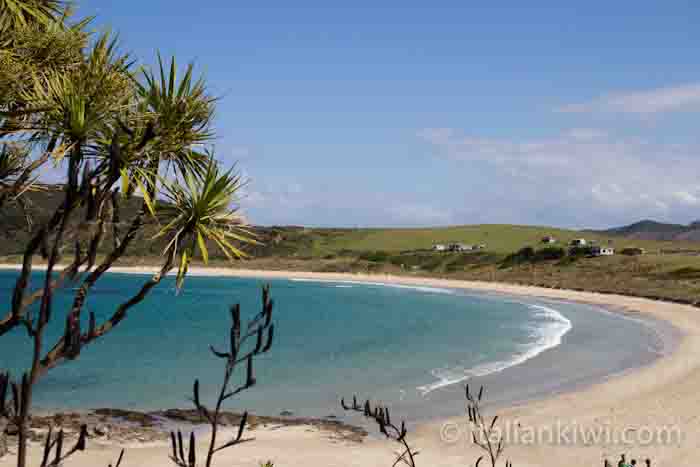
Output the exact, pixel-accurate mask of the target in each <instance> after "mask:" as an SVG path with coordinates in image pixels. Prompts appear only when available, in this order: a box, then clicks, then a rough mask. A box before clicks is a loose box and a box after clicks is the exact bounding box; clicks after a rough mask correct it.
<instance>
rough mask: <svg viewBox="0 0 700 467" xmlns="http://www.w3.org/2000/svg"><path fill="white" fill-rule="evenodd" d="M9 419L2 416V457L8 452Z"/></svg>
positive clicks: (0, 445) (0, 427)
mask: <svg viewBox="0 0 700 467" xmlns="http://www.w3.org/2000/svg"><path fill="white" fill-rule="evenodd" d="M6 431H7V419H6V418H0V458H2V457H3V456H4V455H5V454H7V433H6Z"/></svg>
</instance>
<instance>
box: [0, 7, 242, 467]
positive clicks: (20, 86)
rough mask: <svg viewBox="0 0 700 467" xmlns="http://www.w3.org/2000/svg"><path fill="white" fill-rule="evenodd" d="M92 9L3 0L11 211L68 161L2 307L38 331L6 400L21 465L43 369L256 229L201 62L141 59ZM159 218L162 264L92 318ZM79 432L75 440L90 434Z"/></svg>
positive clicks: (3, 204) (233, 250)
mask: <svg viewBox="0 0 700 467" xmlns="http://www.w3.org/2000/svg"><path fill="white" fill-rule="evenodd" d="M89 21H90V19H89V18H88V19H85V20H78V21H74V20H73V19H72V16H71V14H70V12H69V11H68V10H67V6H66V4H65V3H64V2H61V1H51V0H29V1H17V0H0V65H2V66H0V143H2V144H0V210H2V214H3V217H4V216H6V215H7V214H8V213H11V212H12V210H13V209H15V208H16V207H17V206H19V208H20V209H22V210H25V211H27V210H28V209H27V208H28V207H31V206H29V203H28V202H27V200H28V199H30V198H29V194H30V193H31V192H32V190H36V189H38V188H43V186H41V185H39V184H38V183H37V182H38V180H39V177H40V175H41V172H42V170H44V169H45V168H46V167H48V166H50V165H53V166H55V167H56V168H58V169H62V170H63V171H64V179H63V183H62V184H61V186H60V188H59V189H58V190H48V189H47V191H51V194H52V196H54V195H55V196H56V197H57V202H56V203H55V204H54V205H53V207H52V209H51V210H49V211H48V212H47V213H46V215H45V216H43V217H41V218H36V222H35V223H34V224H36V225H34V224H33V223H31V222H29V221H30V220H31V217H30V216H29V215H26V216H24V217H25V221H26V223H27V225H28V229H27V231H28V233H27V236H26V238H25V240H24V245H23V248H22V269H21V272H20V273H19V275H18V279H17V282H16V285H15V287H14V290H13V293H12V300H11V303H10V304H9V306H8V310H7V311H6V312H5V313H4V314H3V315H0V336H3V335H5V334H7V333H9V332H10V331H12V330H13V329H14V328H17V327H20V328H23V329H24V330H26V334H27V337H28V339H29V340H30V341H31V344H32V347H31V348H32V351H31V352H32V359H31V361H32V363H31V366H30V367H29V368H27V371H26V372H25V373H24V374H23V375H22V376H21V378H20V381H21V384H20V383H18V382H16V381H9V378H8V382H7V385H9V387H12V388H20V389H21V391H19V392H18V393H17V396H16V397H14V400H15V404H16V410H14V411H13V412H12V414H9V413H8V412H2V413H0V418H5V419H6V418H7V417H8V416H12V418H13V422H14V424H15V425H16V427H17V430H18V455H17V459H18V460H17V462H18V464H17V465H18V467H25V465H26V457H27V440H28V425H27V424H28V420H29V417H30V413H31V402H32V394H33V388H34V386H35V384H36V383H37V382H38V381H39V380H40V379H41V378H42V377H44V376H45V375H46V373H47V372H49V371H50V370H52V369H53V368H55V367H56V366H58V365H60V364H62V363H65V362H67V361H71V360H75V359H76V358H78V357H79V355H80V354H81V352H82V351H83V350H84V348H85V347H87V346H89V345H91V344H93V343H94V342H96V341H98V340H99V339H101V338H102V337H103V336H105V335H106V334H108V333H109V332H111V331H112V330H113V329H114V328H115V327H117V326H118V325H119V324H120V323H121V322H122V321H123V320H124V319H125V318H126V317H127V315H128V313H129V311H130V310H131V309H133V307H134V306H136V305H137V304H138V303H140V302H141V301H143V300H144V299H145V298H146V296H147V295H148V294H149V292H150V291H151V290H152V289H153V287H155V286H157V285H158V284H159V283H160V282H161V280H162V279H163V277H164V276H165V275H166V274H167V273H168V272H169V271H170V270H172V269H173V268H174V267H176V264H178V265H179V266H177V267H178V280H177V284H178V288H179V287H181V286H182V284H183V280H184V277H185V274H186V273H187V266H188V264H189V262H190V261H191V259H192V257H193V256H195V255H196V254H197V253H201V255H202V256H203V258H204V260H205V261H206V260H207V259H208V256H209V248H210V246H211V245H215V246H216V247H218V248H219V249H221V250H222V251H223V253H224V254H226V256H228V257H229V258H231V259H234V258H239V257H241V256H242V253H241V250H240V244H241V243H245V242H249V241H251V239H250V237H249V236H248V235H246V230H245V228H244V220H243V218H242V217H241V216H240V215H239V214H238V211H237V208H233V207H231V206H232V204H233V203H234V202H235V201H236V195H237V193H238V192H239V190H240V189H241V180H240V177H239V176H237V175H236V174H234V173H233V172H232V170H223V169H221V168H220V167H219V166H218V163H217V162H216V160H215V159H214V155H213V153H212V152H211V151H209V150H208V149H207V147H206V146H205V145H206V144H207V143H209V142H210V141H211V140H212V138H213V136H214V130H213V126H212V116H213V113H214V104H215V99H214V98H213V97H212V96H210V95H209V94H208V92H207V89H206V85H205V80H204V78H203V77H197V76H195V74H194V67H193V66H192V65H188V66H187V67H186V68H185V71H184V73H182V74H180V73H179V70H178V67H177V66H176V62H175V59H174V58H173V59H171V60H170V66H169V67H165V66H164V64H163V61H162V60H161V58H160V57H158V62H159V67H158V71H157V72H153V71H151V70H150V69H148V68H137V67H136V66H135V61H134V59H133V58H132V57H131V56H130V55H129V54H126V53H123V52H121V51H120V47H119V42H118V40H117V38H116V36H115V35H113V34H111V33H109V32H105V33H102V34H99V35H96V36H95V35H93V34H92V33H90V32H88V30H87V25H88V23H89ZM137 191H138V192H139V194H140V196H141V199H140V200H139V201H138V202H137V203H136V204H137V205H138V208H136V209H133V210H132V211H131V212H129V213H128V215H126V216H125V215H123V214H125V213H122V212H121V209H120V208H121V207H122V206H123V205H126V204H128V203H129V202H130V201H131V200H133V198H134V195H135V193H136V192H137ZM162 199H165V200H166V202H161V201H160V200H162ZM9 217H11V215H10V216H9ZM149 222H151V223H154V222H159V223H161V228H160V229H159V231H158V232H157V234H158V236H159V237H160V238H162V240H163V241H164V242H165V243H166V245H167V246H166V248H165V251H164V252H163V255H162V256H161V258H160V266H159V270H158V272H157V273H156V274H155V275H153V277H151V278H150V279H149V280H147V281H145V282H144V283H143V284H142V285H141V287H140V288H139V289H137V290H136V291H135V292H133V295H131V296H130V297H129V298H127V299H126V300H125V301H124V302H122V303H121V304H119V305H118V306H117V307H116V308H115V309H114V310H113V313H112V314H111V315H110V316H109V317H108V318H107V319H106V320H104V321H103V322H97V320H96V318H95V315H94V314H92V313H89V316H88V317H87V318H88V319H87V320H85V319H83V315H84V314H85V313H86V312H84V310H83V309H84V305H85V301H86V299H87V297H88V296H89V294H90V293H91V291H92V290H93V288H94V286H95V284H96V283H97V282H98V281H99V280H100V279H101V278H102V277H103V275H104V274H105V273H106V272H107V271H109V269H110V268H111V267H112V266H113V265H114V264H115V262H116V261H118V260H119V259H120V258H122V257H124V256H125V255H128V253H129V250H130V246H131V245H132V244H133V243H134V241H135V239H136V238H137V237H139V235H143V233H144V232H145V231H146V229H147V225H148V223H149ZM163 225H164V227H163ZM108 231H109V235H110V237H111V240H112V241H111V244H109V245H107V244H105V242H104V240H105V238H106V236H107V235H106V234H107V232H108ZM207 242H209V246H208V244H207ZM98 251H99V252H102V255H103V256H102V257H100V258H98ZM37 257H41V258H42V259H43V260H44V261H46V263H47V267H46V272H45V274H44V277H43V280H42V281H40V282H41V284H38V285H39V287H37V288H35V289H31V288H30V283H29V279H30V276H31V275H32V270H33V265H34V262H35V261H36V260H37ZM66 261H67V263H68V264H66V265H65V268H63V270H62V271H61V272H56V270H57V269H58V265H59V262H66ZM69 283H72V284H73V286H72V287H73V289H74V291H75V292H74V296H73V300H72V303H71V305H70V306H69V307H68V308H67V309H66V310H62V311H63V312H62V313H61V311H60V310H57V309H54V308H56V306H55V303H54V292H55V291H56V289H58V288H59V287H64V286H65V285H67V284H69ZM35 304H36V306H34V305H35ZM56 319H58V320H61V321H62V322H64V323H65V328H64V332H63V333H62V335H61V336H60V337H59V338H58V339H56V340H55V341H54V342H53V343H52V342H46V339H47V336H46V335H45V334H46V333H45V331H46V328H47V325H48V323H49V322H51V321H52V320H56ZM85 322H87V328H83V326H84V325H83V323H85ZM47 349H48V350H47ZM81 440H82V441H81ZM81 440H79V443H78V448H76V449H75V450H72V451H68V452H69V453H70V454H72V453H73V452H76V451H79V450H81V449H80V448H81V447H84V441H85V440H84V438H81ZM46 445H47V448H46V449H47V453H48V450H50V449H49V447H50V448H51V449H53V448H55V452H56V453H57V454H56V455H55V457H54V459H55V461H53V462H54V464H57V463H59V462H60V461H61V457H62V456H63V455H65V454H67V453H63V452H61V447H62V435H61V434H59V435H58V436H57V437H56V438H54V439H53V440H52V438H51V436H49V437H48V438H47V444H46ZM47 456H48V454H47ZM47 459H48V457H47ZM46 462H49V461H46ZM46 465H53V464H50V463H49V464H46Z"/></svg>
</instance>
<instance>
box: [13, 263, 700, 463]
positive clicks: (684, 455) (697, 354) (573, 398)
mask: <svg viewBox="0 0 700 467" xmlns="http://www.w3.org/2000/svg"><path fill="white" fill-rule="evenodd" d="M11 267H14V266H11ZM112 270H113V271H114V272H142V273H144V272H145V273H147V272H151V270H150V269H149V268H113V269H112ZM191 272H192V273H193V274H202V275H217V276H224V275H229V276H246V277H261V278H265V277H267V278H274V277H278V278H288V277H295V278H307V279H324V280H358V281H374V282H376V281H378V280H381V281H384V282H395V283H403V284H410V285H423V286H433V287H453V288H466V289H472V290H482V291H490V292H502V293H507V294H515V295H531V296H537V297H547V298H555V299H564V300H574V301H585V302H589V303H594V304H600V305H608V306H612V307H616V308H624V309H627V310H634V311H638V312H640V313H643V314H646V315H649V316H653V317H655V318H658V319H663V320H667V321H669V322H670V323H671V324H673V325H674V326H676V327H677V328H678V329H679V330H681V331H682V333H683V337H682V339H681V342H680V344H679V346H678V348H677V350H676V351H675V352H674V353H673V354H672V355H669V356H666V357H663V358H662V359H660V360H658V361H657V362H655V363H654V364H653V365H651V366H649V367H646V368H642V369H639V370H635V371H634V372H632V373H629V374H626V375H625V376H623V377H617V378H612V379H610V380H608V381H605V382H602V383H599V384H597V385H594V386H592V387H590V388H587V389H583V390H580V391H577V392H573V393H567V394H563V395H558V396H554V397H552V398H550V399H547V400H544V401H537V402H531V403H527V404H524V405H522V406H519V407H513V408H510V409H507V410H504V411H501V413H500V415H501V417H500V420H501V421H502V423H503V424H505V425H502V427H503V429H504V430H505V432H506V433H508V434H509V436H510V440H511V445H510V446H509V447H508V448H507V450H506V455H507V457H508V458H510V459H511V460H513V461H514V462H515V465H516V466H519V467H520V466H533V467H534V466H541V467H546V466H561V465H571V466H573V465H581V466H594V465H602V459H603V458H604V457H608V458H610V459H611V460H615V459H617V458H618V456H619V454H620V453H622V452H627V453H630V454H633V456H634V457H636V458H637V459H638V460H641V459H644V458H645V457H652V458H653V459H654V465H692V464H693V463H694V462H695V461H696V460H697V459H698V454H697V446H698V445H699V444H698V442H699V441H700V436H698V433H700V391H698V389H699V388H700V314H699V311H700V310H698V309H697V308H694V307H691V306H687V305H678V304H671V303H664V302H657V301H652V300H647V299H640V298H633V297H622V296H616V295H602V294H595V293H587V292H573V291H565V290H552V289H542V288H536V287H526V286H515V285H507V284H493V283H480V282H465V281H454V280H440V279H426V278H411V277H392V276H376V275H357V274H320V273H297V272H295V273H286V272H276V271H275V272H268V271H246V270H236V269H220V268H217V269H214V268H206V269H203V268H194V269H193V270H192V271H191ZM398 415H399V414H394V417H397V416H398ZM455 415H456V417H455V418H454V419H449V420H443V421H440V422H433V423H428V424H424V425H421V426H418V427H410V428H411V432H410V434H409V436H410V439H411V444H412V445H413V446H414V448H416V449H417V450H419V451H420V452H421V454H420V455H419V456H418V459H417V460H418V465H422V466H434V467H443V466H444V467H447V466H457V465H473V463H474V461H475V460H476V458H477V457H478V455H480V453H479V451H477V450H476V449H475V448H474V446H473V445H472V444H471V443H470V440H469V438H468V437H467V436H466V435H467V430H466V424H465V422H464V417H463V416H462V414H455ZM253 435H254V436H255V438H256V440H255V441H254V442H252V443H246V444H244V445H241V446H239V447H237V448H235V449H232V450H229V451H223V452H222V453H221V456H220V457H219V458H218V462H217V465H220V466H227V465H229V466H230V465H240V466H256V467H257V466H258V465H259V464H260V463H261V462H265V461H267V460H272V461H273V462H274V463H275V465H277V466H292V465H294V466H298V465H303V466H306V467H321V466H323V467H334V466H337V467H344V466H364V467H375V466H377V467H378V466H387V467H389V466H391V464H392V463H393V460H394V456H393V452H394V450H396V446H395V445H393V444H392V443H390V442H387V441H384V440H380V439H376V440H375V439H370V440H367V441H365V442H363V443H362V444H356V443H349V442H344V441H338V440H332V439H329V437H328V436H327V435H325V434H323V433H321V432H319V431H317V430H315V429H313V428H311V427H289V428H283V429H271V428H268V429H259V430H256V431H255V432H254V433H253ZM37 449H38V448H36V447H35V448H34V449H33V454H34V456H36V455H37V453H36V452H37ZM118 451H119V448H118V447H117V446H97V445H95V444H94V443H93V444H92V445H91V446H90V449H88V451H87V452H86V453H84V454H81V455H78V456H76V457H74V458H73V459H72V460H71V462H70V463H69V465H70V466H76V467H82V466H85V467H88V466H90V467H95V466H100V465H104V466H106V465H107V464H108V463H109V462H112V461H113V460H114V459H116V456H117V454H118ZM167 453H168V447H167V445H165V444H163V445H149V446H130V447H128V451H127V457H126V459H125V462H124V463H123V464H122V465H124V466H129V467H131V466H156V467H158V466H161V465H162V466H169V465H172V464H171V462H170V461H169V460H168V458H167ZM628 455H629V454H628ZM34 460H35V462H33V464H37V465H38V463H37V462H36V460H37V459H36V457H35V459H34ZM12 462H13V458H12V456H9V457H6V458H4V459H2V460H0V467H4V466H6V465H7V466H10V465H13V464H12Z"/></svg>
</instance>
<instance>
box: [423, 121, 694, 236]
mask: <svg viewBox="0 0 700 467" xmlns="http://www.w3.org/2000/svg"><path fill="white" fill-rule="evenodd" d="M434 135H439V136H440V137H439V138H435V137H434ZM444 135H449V137H448V138H445V137H444ZM419 137H421V138H422V139H423V140H425V141H426V142H428V143H429V144H430V145H431V147H432V150H433V151H432V152H433V153H434V154H435V155H436V156H438V157H440V158H443V159H446V160H449V161H452V162H453V163H459V164H461V166H462V170H464V171H465V173H472V174H474V173H476V174H479V173H481V174H483V177H485V178H487V179H488V180H493V181H494V183H498V186H499V192H498V195H499V198H498V200H496V199H495V198H494V197H493V196H492V198H491V200H489V202H490V203H492V204H495V203H496V202H510V203H512V205H513V206H520V210H521V211H522V212H524V213H528V212H529V213H531V212H534V211H537V210H542V209H543V207H544V206H546V207H547V210H549V211H550V212H551V214H552V216H554V215H555V213H556V212H561V213H566V215H567V216H568V219H569V222H570V221H571V219H573V220H574V221H577V220H578V222H580V224H581V225H596V224H597V222H596V219H603V218H611V219H619V218H623V217H624V218H629V219H630V220H634V219H639V218H643V217H649V216H656V217H660V218H668V217H669V216H676V217H678V216H679V215H681V214H682V215H684V216H688V218H693V217H695V216H694V215H693V213H692V210H691V207H693V206H697V205H698V204H700V197H699V196H698V195H697V194H698V193H699V192H700V186H699V184H698V175H697V174H699V173H700V157H698V156H700V147H696V146H692V145H684V144H678V143H676V144H672V145H663V144H657V143H653V142H651V141H647V140H643V139H639V138H637V139H634V138H619V137H615V136H613V135H610V134H607V133H606V132H603V131H597V130H594V129H573V130H569V131H566V132H564V133H562V134H560V135H557V136H553V137H549V138H541V139H530V140H506V139H493V138H480V137H474V136H465V135H460V134H459V132H457V131H455V130H452V131H451V132H447V131H445V130H440V131H439V132H432V131H426V130H424V131H421V132H420V133H419ZM445 170H459V169H454V168H446V169H445ZM530 222H533V221H530ZM550 222H551V221H550ZM613 222H617V221H613Z"/></svg>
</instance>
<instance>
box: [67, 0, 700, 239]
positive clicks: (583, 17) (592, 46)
mask: <svg viewBox="0 0 700 467" xmlns="http://www.w3.org/2000/svg"><path fill="white" fill-rule="evenodd" d="M333 3H338V4H340V3H341V2H320V1H314V2H304V1H297V2H288V1H287V2H262V1H258V2H246V1H236V2H230V1H223V0H207V1H200V2H197V3H193V2H190V1H188V2H185V1H180V0H169V1H165V0H141V1H135V0H121V1H119V2H114V1H111V0H110V1H107V0H82V1H81V2H79V3H78V8H79V10H78V11H79V13H80V14H81V15H91V14H94V15H97V24H98V25H99V26H100V27H102V26H104V25H111V27H112V28H113V29H114V30H115V31H117V32H119V33H120V36H121V39H122V43H123V49H124V50H128V51H130V52H133V53H134V54H135V55H136V56H137V57H139V58H140V59H141V60H143V61H144V62H146V63H148V62H152V61H153V59H154V57H155V54H156V52H157V51H160V52H161V53H162V54H163V55H166V56H168V55H175V56H176V57H177V60H178V61H179V62H180V63H183V64H184V63H186V62H188V61H194V62H195V63H196V64H197V66H198V69H199V70H201V71H202V72H204V73H205V74H206V76H207V78H208V80H209V83H210V88H211V91H212V92H213V93H214V94H216V95H218V96H221V101H220V104H219V106H218V110H217V122H216V127H217V132H218V139H217V141H216V151H217V155H218V157H219V159H221V160H222V161H223V162H225V163H227V164H231V163H233V162H235V161H238V166H239V168H240V169H241V170H242V171H243V172H244V174H245V175H246V176H247V177H249V179H250V184H249V186H248V188H247V192H246V194H245V197H244V199H243V200H242V202H241V203H242V206H243V208H244V210H245V212H246V213H247V215H248V217H249V218H250V220H251V222H254V223H259V224H305V225H325V226H329V225H331V226H386V225H393V226H415V225H447V224H470V223H526V224H552V225H558V226H568V227H602V226H608V225H616V224H622V223H626V222H632V221H636V220H639V219H641V218H655V219H659V220H665V221H675V222H681V223H686V222H689V221H691V220H694V219H696V218H700V209H698V208H699V207H700V179H698V174H699V173H700V170H699V169H700V158H699V157H698V156H699V155H700V154H699V153H700V133H699V132H698V131H697V127H698V116H700V115H699V113H700V59H698V58H697V57H698V48H699V47H698V46H700V40H699V39H700V29H698V28H697V24H698V23H699V22H700V5H699V4H696V3H695V2H632V1H627V0H624V1H623V0H620V1H617V2H610V1H606V2H598V1H589V2H575V3H574V2H561V1H556V2H555V1H546V2H545V1H542V2H520V1H518V2H515V1H512V2H488V5H487V4H486V2H482V5H480V6H479V5H473V4H475V3H476V2H464V1H459V2H457V1H454V2H453V1H445V2H430V3H428V2H417V1H412V0H404V1H401V2H377V1H375V2H369V1H354V2H342V3H345V4H346V5H347V6H342V7H339V6H332V4H333ZM527 3H529V5H526V4H527ZM565 3H569V4H570V5H565ZM292 4H293V5H292ZM379 4H381V5H379Z"/></svg>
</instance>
